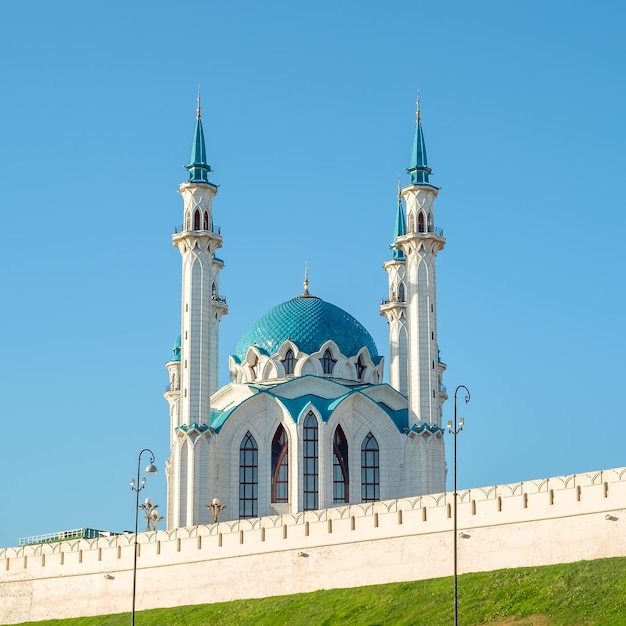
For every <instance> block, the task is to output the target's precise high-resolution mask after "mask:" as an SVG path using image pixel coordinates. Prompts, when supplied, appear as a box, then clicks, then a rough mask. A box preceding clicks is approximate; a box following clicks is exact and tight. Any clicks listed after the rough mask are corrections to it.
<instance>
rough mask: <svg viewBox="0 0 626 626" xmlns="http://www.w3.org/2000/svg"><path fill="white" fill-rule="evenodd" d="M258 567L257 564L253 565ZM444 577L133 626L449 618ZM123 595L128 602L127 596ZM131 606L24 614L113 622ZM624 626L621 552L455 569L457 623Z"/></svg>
mask: <svg viewBox="0 0 626 626" xmlns="http://www.w3.org/2000/svg"><path fill="white" fill-rule="evenodd" d="M259 575H262V572H259ZM452 588H453V586H452V579H451V578H438V579H434V580H423V581H417V582H409V583H393V584H388V585H376V586H372V587H359V588H355V589H332V590H328V591H316V592H313V593H304V594H298V595H292V596H277V597H272V598H263V599H260V600H239V601H235V602H223V603H217V604H204V605H197V606H186V607H177V608H171V609H154V610H150V611H141V612H138V613H137V615H136V620H135V623H136V626H183V625H184V626H187V625H194V626H195V625H203V624H211V625H213V626H215V625H217V626H242V625H248V624H251V625H254V626H282V625H287V624H288V625H289V626H298V625H299V624H303V625H304V624H306V625H307V626H325V625H329V624H342V625H344V624H354V625H355V626H375V625H382V624H384V625H385V626H389V625H393V624H407V625H408V624H411V625H422V624H423V625H424V626H436V625H437V624H446V625H449V624H452V623H453V596H452V594H453V592H452ZM130 601H131V599H130V596H129V604H130ZM129 622H130V613H123V614H119V615H108V616H99V617H82V618H76V619H66V620H47V621H43V622H28V623H27V624H30V625H35V624H36V626H58V625H60V624H63V625H64V626H78V625H80V626H118V625H124V626H127V624H128V623H129ZM479 624H491V625H499V626H548V625H549V626H620V625H621V624H624V625H625V626H626V558H612V559H600V560H597V561H581V562H579V563H569V564H563V565H550V566H546V567H530V568H523V569H507V570H498V571H494V572H485V573H479V574H464V575H462V576H459V625H460V626H477V625H479Z"/></svg>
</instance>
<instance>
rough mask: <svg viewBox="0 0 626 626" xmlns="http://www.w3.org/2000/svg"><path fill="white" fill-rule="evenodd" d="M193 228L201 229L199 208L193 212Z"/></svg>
mask: <svg viewBox="0 0 626 626" xmlns="http://www.w3.org/2000/svg"><path fill="white" fill-rule="evenodd" d="M193 229H194V230H200V211H198V209H196V210H195V213H194V214H193Z"/></svg>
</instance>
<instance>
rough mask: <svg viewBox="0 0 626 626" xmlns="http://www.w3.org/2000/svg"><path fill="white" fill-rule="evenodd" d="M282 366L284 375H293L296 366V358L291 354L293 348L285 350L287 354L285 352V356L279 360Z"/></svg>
mask: <svg viewBox="0 0 626 626" xmlns="http://www.w3.org/2000/svg"><path fill="white" fill-rule="evenodd" d="M281 363H282V364H283V367H284V368H285V375H287V376H293V371H294V369H295V368H296V358H295V356H294V354H293V350H292V349H291V348H289V350H287V354H285V358H284V360H283V361H281Z"/></svg>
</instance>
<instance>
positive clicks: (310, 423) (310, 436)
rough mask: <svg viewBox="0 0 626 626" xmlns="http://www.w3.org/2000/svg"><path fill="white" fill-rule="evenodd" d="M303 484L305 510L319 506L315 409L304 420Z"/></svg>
mask: <svg viewBox="0 0 626 626" xmlns="http://www.w3.org/2000/svg"><path fill="white" fill-rule="evenodd" d="M302 484H303V503H304V510H305V511H312V510H315V509H318V508H319V504H318V503H319V458H318V428H317V420H316V419H315V415H314V414H313V411H309V412H308V414H307V416H306V419H305V420H304V440H303V452H302Z"/></svg>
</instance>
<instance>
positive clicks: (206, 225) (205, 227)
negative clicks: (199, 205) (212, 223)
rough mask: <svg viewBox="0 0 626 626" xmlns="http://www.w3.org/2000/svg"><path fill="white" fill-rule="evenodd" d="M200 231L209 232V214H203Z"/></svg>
mask: <svg viewBox="0 0 626 626" xmlns="http://www.w3.org/2000/svg"><path fill="white" fill-rule="evenodd" d="M202 229H203V230H209V214H208V213H207V212H206V211H205V212H204V220H203V221H202Z"/></svg>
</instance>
